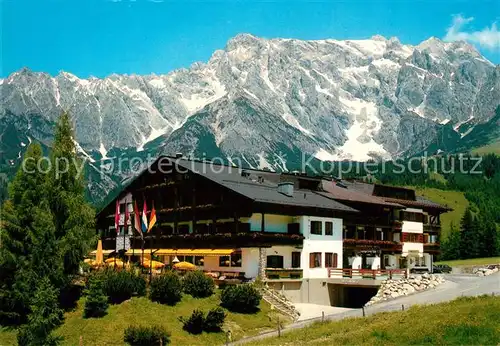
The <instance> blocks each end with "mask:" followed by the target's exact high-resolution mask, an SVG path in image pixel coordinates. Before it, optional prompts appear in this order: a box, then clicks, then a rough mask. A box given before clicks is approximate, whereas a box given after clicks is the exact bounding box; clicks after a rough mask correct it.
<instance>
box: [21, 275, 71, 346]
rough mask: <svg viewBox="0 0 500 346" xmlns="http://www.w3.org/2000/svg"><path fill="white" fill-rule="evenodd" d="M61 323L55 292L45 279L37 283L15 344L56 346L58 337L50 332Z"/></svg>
mask: <svg viewBox="0 0 500 346" xmlns="http://www.w3.org/2000/svg"><path fill="white" fill-rule="evenodd" d="M62 321H63V311H62V310H61V309H60V308H59V304H58V296H57V290H56V289H55V288H54V286H52V284H51V283H50V280H49V279H48V278H47V277H45V278H43V279H41V280H40V281H39V285H38V288H37V290H36V292H35V294H34V297H33V302H32V305H31V313H30V314H29V315H28V323H27V324H25V325H24V326H23V327H22V328H20V330H19V333H18V335H17V342H18V344H19V345H20V346H40V345H44V346H53V345H58V344H59V343H60V341H61V338H60V337H56V336H54V335H53V334H52V331H53V330H54V329H55V328H57V327H58V326H60V325H61V324H62Z"/></svg>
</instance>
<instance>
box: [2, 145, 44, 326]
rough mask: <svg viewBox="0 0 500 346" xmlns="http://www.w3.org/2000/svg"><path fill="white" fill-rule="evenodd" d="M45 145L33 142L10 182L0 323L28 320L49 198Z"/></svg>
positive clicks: (4, 214)
mask: <svg viewBox="0 0 500 346" xmlns="http://www.w3.org/2000/svg"><path fill="white" fill-rule="evenodd" d="M42 155H43V152H42V148H41V147H40V145H39V144H36V143H32V144H31V145H30V146H29V147H28V148H27V150H26V153H25V155H24V157H23V164H22V165H21V167H20V168H19V170H18V171H17V173H16V175H15V177H14V179H13V181H12V182H11V183H10V185H9V199H8V200H7V201H6V202H5V203H4V204H3V205H2V208H1V210H0V213H1V215H2V221H1V222H0V324H2V325H10V324H19V323H23V322H25V319H26V315H27V313H28V312H29V297H30V295H31V293H32V292H33V290H32V288H33V287H32V285H33V278H32V272H31V270H29V262H30V258H29V254H30V253H32V247H33V243H32V239H33V238H32V233H31V232H32V230H33V223H34V221H35V215H36V214H37V213H36V212H35V211H36V210H37V209H38V208H39V205H40V204H41V203H42V201H43V199H44V198H45V195H46V193H45V191H44V182H45V178H46V177H45V174H44V173H43V172H44V169H45V168H46V166H45V165H43V162H44V161H43V160H42Z"/></svg>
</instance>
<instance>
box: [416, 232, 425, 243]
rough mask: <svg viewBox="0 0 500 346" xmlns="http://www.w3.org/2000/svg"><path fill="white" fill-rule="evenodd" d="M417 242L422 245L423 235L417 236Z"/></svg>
mask: <svg viewBox="0 0 500 346" xmlns="http://www.w3.org/2000/svg"><path fill="white" fill-rule="evenodd" d="M417 241H418V242H419V243H423V242H424V235H423V234H419V235H418V238H417Z"/></svg>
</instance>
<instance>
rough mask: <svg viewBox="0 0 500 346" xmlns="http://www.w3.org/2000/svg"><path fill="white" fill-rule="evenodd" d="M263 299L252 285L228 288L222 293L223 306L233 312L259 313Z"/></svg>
mask: <svg viewBox="0 0 500 346" xmlns="http://www.w3.org/2000/svg"><path fill="white" fill-rule="evenodd" d="M261 299H262V296H261V294H260V292H259V291H258V290H257V288H255V287H254V286H253V285H250V284H243V285H234V286H227V287H226V288H225V289H224V290H223V291H222V293H221V305H222V306H223V307H225V308H226V309H228V310H229V311H233V312H242V313H254V312H257V311H258V310H259V304H260V300H261Z"/></svg>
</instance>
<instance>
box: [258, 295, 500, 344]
mask: <svg viewBox="0 0 500 346" xmlns="http://www.w3.org/2000/svg"><path fill="white" fill-rule="evenodd" d="M304 344H308V345H370V346H371V345H499V344H500V297H492V296H486V297H477V298H469V297H467V298H460V299H457V300H455V301H452V302H448V303H443V304H437V305H427V306H413V307H411V308H410V309H409V310H406V311H404V312H389V313H381V314H376V315H373V316H369V317H367V318H354V319H346V320H343V321H338V322H327V323H317V324H314V325H312V326H310V327H306V328H304V329H298V330H295V331H291V332H288V333H284V334H283V335H282V336H281V338H277V337H275V338H270V339H264V340H259V341H258V342H255V343H253V344H251V345H304Z"/></svg>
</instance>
